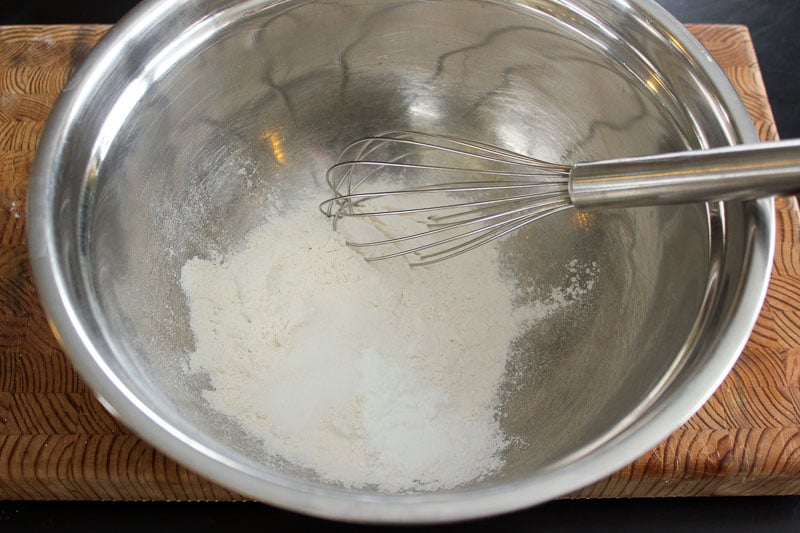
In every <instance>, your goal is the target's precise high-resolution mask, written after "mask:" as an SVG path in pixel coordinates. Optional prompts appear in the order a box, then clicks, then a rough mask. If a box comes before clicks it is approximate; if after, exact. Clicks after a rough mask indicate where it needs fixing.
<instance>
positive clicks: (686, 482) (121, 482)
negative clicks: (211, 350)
mask: <svg viewBox="0 0 800 533" xmlns="http://www.w3.org/2000/svg"><path fill="white" fill-rule="evenodd" d="M106 30H107V27H106V26H17V27H4V28H0V498H2V499H36V500H230V499H240V498H241V497H240V496H238V495H237V494H235V493H233V492H230V491H228V490H226V489H223V488H220V487H218V486H216V485H214V484H213V483H211V482H209V481H206V480H205V479H203V478H201V477H200V476H198V475H196V474H194V473H193V472H190V471H189V470H187V469H185V468H183V467H181V466H179V465H178V464H176V463H175V462H174V461H172V460H170V459H168V458H166V457H165V456H164V455H162V454H161V453H159V452H157V451H155V450H154V449H153V448H152V447H151V446H149V445H148V444H146V443H144V442H142V441H141V440H139V439H138V438H137V437H136V436H135V435H133V434H132V433H131V432H130V431H129V430H127V429H126V428H125V427H124V426H122V425H121V424H120V423H119V422H117V421H116V420H115V419H114V418H113V417H112V416H111V415H110V414H108V413H107V412H106V411H105V410H104V409H103V407H101V406H100V404H99V403H98V402H97V401H96V400H95V398H94V396H93V395H92V393H91V391H89V389H88V388H87V387H86V386H85V385H84V383H83V382H82V381H81V379H80V378H79V377H78V376H77V375H76V373H75V372H74V370H73V369H72V367H71V366H70V364H69V362H68V361H67V360H66V358H65V356H64V355H63V353H62V352H61V350H60V349H59V346H58V343H57V341H56V340H55V338H54V337H53V335H52V334H51V333H50V330H49V328H48V324H47V320H46V319H45V316H44V314H43V312H42V310H41V307H40V306H39V302H38V299H37V295H36V291H35V289H34V287H33V285H32V280H31V273H30V268H29V265H28V257H27V252H26V246H25V245H26V242H25V232H24V226H25V196H26V192H27V184H28V176H29V173H30V167H31V161H32V159H33V154H34V151H35V149H36V145H37V142H38V139H39V135H40V133H41V131H42V128H43V125H44V121H45V119H46V118H47V115H48V113H49V111H50V108H51V107H52V105H53V102H54V101H55V98H56V96H57V95H58V93H59V91H60V90H61V88H62V87H63V86H64V84H65V83H66V81H67V79H68V78H69V76H70V74H71V73H72V72H73V71H74V70H75V68H76V67H77V66H78V65H79V64H80V63H81V61H82V60H83V58H84V57H85V56H86V54H87V53H88V52H89V50H90V49H91V48H92V46H93V45H94V43H95V42H96V41H97V39H99V38H100V37H101V36H102V34H103V33H105V31H106ZM691 30H692V31H693V32H694V33H695V35H697V36H698V37H699V38H700V40H701V41H702V42H703V43H704V44H705V45H706V47H707V48H708V49H709V50H710V51H711V53H712V54H713V55H714V57H716V59H717V60H718V61H719V63H720V64H721V65H722V66H723V68H724V69H725V72H726V73H727V74H728V76H729V77H730V78H731V80H732V81H733V83H734V84H735V86H736V88H737V89H738V91H739V92H740V94H741V95H742V97H743V99H744V102H745V104H746V105H747V108H748V110H749V111H750V113H751V115H752V116H753V120H754V122H755V124H756V126H757V127H758V131H759V133H760V135H761V138H762V139H764V140H774V139H776V138H777V132H776V130H775V125H774V122H773V119H772V114H771V111H770V108H769V103H768V101H767V97H766V94H765V91H764V86H763V83H762V80H761V75H760V72H759V70H758V64H757V62H756V57H755V53H754V51H753V47H752V43H751V40H750V36H749V33H748V31H747V29H746V28H745V27H742V26H699V25H698V26H692V27H691ZM777 214H778V231H777V253H776V258H775V266H774V269H773V273H772V281H771V284H770V289H769V294H768V296H767V301H766V303H765V305H764V308H763V311H762V312H761V317H760V319H759V321H758V323H757V325H756V328H755V331H754V332H753V334H752V336H751V339H750V342H749V343H748V344H747V347H746V349H745V351H744V353H743V355H742V357H741V358H740V360H739V362H738V363H737V365H736V366H735V368H734V369H733V371H732V372H731V374H730V376H729V377H728V378H727V379H726V380H725V382H724V383H723V384H722V386H721V387H720V389H719V390H718V391H717V392H716V394H715V395H714V396H713V397H712V398H711V400H710V401H709V402H708V403H707V404H706V405H705V406H704V407H703V408H702V409H701V410H700V412H698V413H697V414H696V415H695V416H694V417H693V418H692V419H691V420H690V421H689V422H687V423H686V424H684V425H683V426H682V427H681V428H680V429H679V430H678V431H676V432H675V434H673V435H672V436H671V437H670V438H669V439H667V440H666V441H665V442H663V443H662V444H661V445H659V446H658V447H656V448H655V449H654V450H653V451H651V452H650V453H648V454H646V455H645V456H644V457H642V458H640V459H639V460H637V461H636V462H634V463H633V464H631V465H630V466H628V467H626V468H624V469H623V470H621V471H620V472H618V473H616V474H614V475H612V476H610V477H608V478H607V479H605V480H602V481H600V482H599V483H595V484H594V485H592V486H590V487H587V488H585V489H583V490H581V491H579V492H577V493H576V494H574V495H573V496H575V497H618V496H684V495H753V494H800V409H799V408H798V406H800V247H798V245H797V241H798V237H800V215H799V214H798V207H797V202H796V200H795V199H793V198H792V199H783V200H779V201H778V202H777Z"/></svg>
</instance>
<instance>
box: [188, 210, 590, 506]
mask: <svg viewBox="0 0 800 533" xmlns="http://www.w3.org/2000/svg"><path fill="white" fill-rule="evenodd" d="M318 203H319V198H315V197H313V196H310V195H309V196H306V197H305V198H303V199H301V200H299V201H298V203H297V205H294V206H293V208H292V209H291V210H287V211H286V212H285V213H281V214H275V215H273V216H271V217H269V219H268V220H267V222H266V224H264V225H263V227H261V228H260V229H259V230H257V231H255V232H253V233H252V234H251V235H250V236H249V237H248V238H247V240H246V242H245V243H244V245H243V247H242V248H241V249H239V250H237V251H236V252H235V253H231V254H228V255H226V256H224V257H222V256H215V257H212V258H211V259H198V258H195V259H192V260H190V261H188V262H187V263H186V264H185V265H184V267H183V270H182V276H181V284H182V287H183V289H184V291H185V293H186V295H187V297H188V301H189V307H190V318H191V327H192V331H193V334H194V339H195V351H194V353H193V354H192V355H191V359H190V361H191V363H190V365H191V370H192V371H195V372H202V373H206V374H207V375H208V376H209V379H210V382H211V385H212V387H213V388H212V389H211V390H207V391H205V392H204V397H205V398H206V400H207V401H208V402H209V404H210V405H211V407H212V408H214V409H216V410H218V411H219V412H221V413H224V414H227V415H229V416H231V417H234V418H235V419H236V420H237V421H238V422H239V424H241V426H242V427H243V428H244V429H245V430H246V431H247V432H248V433H250V434H252V435H254V436H256V437H258V438H259V439H260V440H261V441H263V444H264V446H265V448H266V449H267V450H268V451H269V452H270V453H272V454H275V455H277V456H280V457H282V458H284V459H286V460H288V461H290V462H292V463H294V464H296V465H298V466H300V467H304V468H309V469H312V470H313V471H315V472H316V473H317V474H318V475H319V476H320V477H321V478H322V479H324V480H327V481H330V482H335V483H339V484H341V485H344V486H347V487H375V488H377V489H379V490H383V491H391V492H403V491H419V490H436V489H445V488H452V487H456V486H460V485H463V484H465V483H468V482H470V481H473V480H476V479H480V478H482V477H484V476H486V475H488V474H490V473H492V472H494V471H496V470H497V469H498V468H500V467H501V466H502V464H503V461H502V454H503V451H504V450H505V449H506V447H507V446H509V442H508V440H507V439H506V437H505V436H504V434H503V432H502V430H501V428H500V424H499V417H498V408H499V404H498V402H499V399H498V393H499V389H500V386H501V384H502V382H503V378H504V373H505V370H506V357H507V354H508V353H509V351H510V347H511V345H512V343H513V341H514V339H515V338H516V337H517V336H518V335H519V334H520V333H521V332H522V331H523V330H524V329H525V328H526V327H527V326H528V325H529V322H530V320H531V317H532V316H533V313H532V310H531V309H530V308H519V307H517V308H515V306H514V304H513V302H514V301H515V299H514V296H515V291H516V288H515V285H514V283H513V282H512V281H510V280H508V279H505V278H503V276H502V275H501V273H500V272H501V269H500V268H499V265H498V255H497V252H496V250H495V249H494V247H492V246H484V247H481V248H479V249H477V250H475V251H473V252H471V253H468V254H464V255H462V256H459V257H457V258H455V259H452V260H450V261H448V263H447V265H446V267H444V268H443V267H442V266H441V265H438V266H431V267H416V268H414V269H413V271H412V269H411V268H410V267H409V266H408V265H407V264H406V262H405V261H403V260H397V261H382V262H375V263H368V262H366V261H364V260H363V257H362V256H361V255H359V253H358V252H357V251H355V250H354V249H352V248H350V247H348V246H346V245H345V242H344V241H345V237H344V236H343V234H342V233H341V232H334V231H332V230H331V227H330V222H329V221H327V220H326V219H325V218H324V217H322V216H319V217H314V216H309V213H314V212H315V210H316V209H317V204H318ZM406 230H407V228H406ZM345 231H346V232H349V233H351V234H353V233H355V234H359V235H364V234H367V235H368V234H369V233H370V232H374V231H376V230H375V229H374V227H372V226H370V224H368V223H358V222H357V221H356V222H352V223H350V225H349V227H347V228H345ZM404 231H405V230H404ZM576 268H577V267H576ZM576 272H577V271H576ZM581 290H583V289H581ZM567 296H569V295H567Z"/></svg>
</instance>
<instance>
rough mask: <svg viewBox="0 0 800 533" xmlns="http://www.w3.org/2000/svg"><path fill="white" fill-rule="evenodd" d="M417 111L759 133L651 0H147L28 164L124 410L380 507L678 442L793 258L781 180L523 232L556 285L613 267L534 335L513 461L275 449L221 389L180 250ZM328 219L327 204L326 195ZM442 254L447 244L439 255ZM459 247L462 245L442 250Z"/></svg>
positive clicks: (576, 152) (570, 155)
mask: <svg viewBox="0 0 800 533" xmlns="http://www.w3.org/2000/svg"><path fill="white" fill-rule="evenodd" d="M391 128H402V129H413V130H422V131H433V132H439V133H446V134H453V135H458V136H462V137H468V138H473V139H476V140H481V141H484V142H489V143H494V144H498V145H500V146H504V147H506V148H510V149H512V150H515V151H518V152H523V153H527V154H531V155H534V156H537V157H540V158H543V159H546V160H551V161H563V162H574V161H577V160H581V159H593V158H598V159H599V158H608V157H617V156H625V155H634V154H645V153H653V152H663V151H668V150H675V149H681V148H685V147H692V148H700V147H710V146H717V145H726V144H733V143H739V142H751V141H756V140H757V139H756V135H755V133H754V129H753V127H752V125H751V123H750V121H749V118H748V116H747V114H746V112H745V110H744V108H743V106H742V104H741V102H740V101H739V99H738V98H737V96H736V94H735V93H734V91H733V90H732V88H731V86H730V85H729V83H728V81H727V79H726V78H725V77H724V75H723V73H722V72H721V71H720V69H719V68H718V67H717V66H716V65H715V64H714V63H713V61H712V60H711V58H710V57H709V56H708V54H707V53H706V52H705V51H704V50H703V49H702V48H701V47H700V45H699V44H698V43H697V42H696V41H695V40H694V38H692V36H691V35H690V34H689V33H688V32H687V31H686V30H685V29H684V28H683V27H682V26H680V25H679V24H678V23H677V22H676V21H675V20H673V19H672V18H671V17H670V16H669V15H668V14H667V13H665V12H664V11H663V10H662V9H660V8H659V7H658V6H656V5H655V4H654V3H652V2H649V1H644V0H641V1H635V2H634V1H631V0H604V1H596V0H516V1H513V0H489V1H487V0H480V1H478V0H474V1H472V0H436V1H417V0H382V1H377V0H375V1H371V0H340V1H336V2H327V1H308V0H285V1H280V2H279V1H269V0H247V1H241V2H234V1H231V0H206V1H200V2H199V1H196V0H154V1H150V2H145V3H144V4H142V5H141V6H140V7H139V8H137V9H136V10H135V11H134V12H133V13H132V14H131V15H129V16H128V17H127V18H125V19H124V21H123V22H122V23H120V24H119V25H118V26H117V27H115V28H114V29H113V30H112V31H111V32H110V33H109V34H108V36H107V37H106V38H105V39H104V40H103V41H102V42H101V43H100V44H99V45H98V46H97V48H96V50H95V51H94V52H93V53H92V55H91V57H90V58H89V59H88V61H87V62H86V64H85V65H84V66H83V68H82V69H81V70H80V71H79V72H78V73H77V74H76V75H75V76H74V78H73V79H72V80H71V81H70V82H69V84H68V85H67V87H66V89H65V91H64V94H63V96H62V98H61V99H60V101H59V102H58V104H57V106H56V108H55V109H54V111H53V113H52V116H51V118H50V120H49V123H48V125H47V128H46V131H45V133H44V136H43V139H42V142H41V146H40V149H39V153H38V156H37V159H36V163H35V168H34V170H33V176H32V180H31V189H30V198H29V210H28V213H29V216H28V224H29V226H28V227H29V245H30V256H31V259H32V262H33V268H34V272H35V277H36V282H37V285H38V288H39V291H40V294H41V297H42V300H43V303H44V306H45V308H46V310H47V313H48V315H49V317H50V319H51V320H52V324H53V327H54V330H55V331H56V332H57V335H58V336H59V338H60V339H61V341H62V343H63V346H64V348H65V350H66V351H67V352H68V353H69V355H70V356H71V358H72V361H73V363H74V364H75V366H76V367H77V369H78V370H79V371H80V372H81V374H82V375H83V376H84V377H85V379H86V380H87V381H88V383H89V384H90V385H91V386H92V387H93V389H94V390H95V391H96V393H97V394H98V395H99V396H100V397H101V398H102V400H103V402H104V404H105V405H106V406H108V408H109V409H110V410H112V411H113V412H114V413H115V414H117V416H119V418H120V419H121V420H122V421H123V422H124V423H125V424H126V425H128V426H129V427H130V428H132V429H133V430H134V431H136V432H137V433H138V434H139V435H141V436H142V437H143V438H144V439H146V440H148V441H149V442H151V443H152V444H154V445H155V446H156V447H158V448H159V449H161V450H162V451H164V452H165V453H167V454H168V455H170V456H172V457H174V458H175V459H176V460H178V461H180V462H181V463H183V464H185V465H187V466H188V467H190V468H192V469H194V470H196V471H198V472H200V473H201V474H203V475H205V476H207V477H208V478H210V479H212V480H215V481H217V482H219V483H220V484H222V485H225V486H228V487H230V488H232V489H235V490H236V491H239V492H241V493H243V494H245V495H249V496H252V497H254V498H257V499H260V500H263V501H266V502H270V503H272V504H275V505H278V506H282V507H286V508H290V509H294V510H297V511H302V512H307V513H311V514H315V515H321V516H327V517H335V518H340V519H347V520H360V521H397V522H424V521H441V520H450V519H464V518H468V517H477V516H485V515H490V514H494V513H499V512H503V511H509V510H513V509H519V508H522V507H526V506H530V505H532V504H535V503H538V502H542V501H544V500H547V499H551V498H554V497H557V496H560V495H563V494H566V493H568V492H570V491H572V490H575V489H578V488H579V487H581V486H583V485H586V484H588V483H590V482H592V481H594V480H597V479H598V478H600V477H602V476H604V475H607V474H609V473H611V472H612V471H614V470H615V469H618V468H620V467H622V466H624V465H625V464H626V463H628V462H630V461H632V460H634V459H635V458H636V457H637V456H639V455H640V454H643V453H645V452H646V451H647V450H648V449H649V448H651V447H652V446H654V445H656V444H657V443H658V442H659V441H660V440H661V439H663V438H665V437H667V436H668V435H669V433H670V432H671V431H672V430H674V429H675V428H676V427H677V426H678V425H679V424H681V423H682V422H683V421H684V420H686V419H687V418H688V417H689V416H690V415H691V414H692V413H693V412H694V411H695V410H696V409H697V408H699V407H700V405H701V404H702V403H703V402H704V401H705V400H706V399H707V398H708V396H709V395H710V394H711V393H712V392H713V391H714V389H715V388H716V387H717V386H718V385H719V383H720V381H721V380H722V379H723V377H724V376H725V374H726V373H727V372H728V370H729V369H730V368H731V366H732V365H733V364H734V362H735V361H736V358H737V356H738V354H739V353H740V351H741V349H742V347H743V344H744V342H745V340H746V339H747V337H748V334H749V332H750V330H751V328H752V325H753V323H754V321H755V318H756V316H757V314H758V311H759V308H760V305H761V302H762V300H763V297H764V293H765V288H766V283H767V279H768V275H769V271H770V265H771V259H772V242H773V233H774V218H773V216H774V215H773V211H772V203H771V201H769V200H763V201H759V202H748V203H727V204H724V205H723V204H713V205H689V206H680V207H670V208H657V209H656V208H642V209H631V210H620V211H608V212H604V213H598V214H592V216H591V217H571V216H569V215H564V216H557V217H553V218H551V219H549V220H546V221H544V222H542V223H541V224H536V225H533V226H531V227H529V228H528V229H527V230H525V231H523V232H520V233H519V234H517V235H515V236H514V237H513V238H511V239H509V240H508V241H506V242H505V243H503V244H502V253H503V257H504V259H505V261H506V264H507V265H508V269H509V270H510V271H512V272H513V273H514V274H516V275H517V276H518V278H519V279H520V281H521V283H523V284H526V285H528V286H530V287H532V288H533V289H532V291H531V292H532V293H533V295H534V296H535V297H542V296H543V295H547V294H548V291H550V290H551V289H552V288H553V287H558V286H560V285H562V284H563V283H564V282H565V279H566V277H567V276H569V275H570V274H569V272H568V271H566V270H565V268H564V265H565V264H567V263H568V262H569V261H571V260H572V259H577V260H579V261H580V262H584V263H586V264H589V263H593V264H595V265H596V267H597V270H598V272H599V278H598V280H597V283H596V284H595V286H594V288H593V290H592V292H591V294H590V295H588V296H587V298H586V300H585V301H584V302H583V303H582V305H579V306H572V307H569V308H568V309H565V310H563V311H561V312H557V313H554V314H552V315H551V316H549V317H548V318H547V319H546V320H544V321H542V322H541V323H540V324H539V325H537V326H536V327H534V328H531V330H530V331H528V332H527V333H526V335H525V336H524V338H522V339H521V340H520V342H519V343H518V346H516V352H517V354H518V355H517V356H516V358H515V361H514V363H513V364H514V365H516V366H515V369H516V370H522V371H523V372H524V378H523V379H522V380H519V381H518V382H517V383H516V385H515V387H509V388H508V390H506V391H505V392H504V394H503V398H504V405H503V410H504V418H503V427H504V429H505V431H506V433H507V434H508V435H510V436H520V437H522V438H523V439H524V441H525V442H526V443H527V445H526V446H516V447H513V448H512V449H511V450H510V451H509V452H508V453H507V456H506V457H505V465H506V466H505V467H504V468H503V469H502V470H500V471H499V472H498V473H496V474H495V475H492V476H490V477H487V478H485V479H481V480H479V481H476V482H475V483H473V484H470V485H468V486H464V487H459V488H457V489H453V490H447V491H440V492H435V493H417V494H385V493H379V492H377V491H373V490H369V489H359V490H355V489H352V490H348V489H345V488H342V487H338V486H336V485H334V484H331V483H324V482H322V481H320V480H319V479H317V478H315V477H314V476H313V475H312V474H310V473H308V472H306V471H301V470H299V469H296V468H294V467H292V465H289V464H285V463H283V462H281V461H278V460H274V459H271V458H270V457H269V456H268V455H267V454H266V453H265V452H264V451H263V450H262V447H261V446H260V445H259V443H258V442H257V441H255V440H254V439H253V438H251V437H249V436H248V435H247V434H245V433H244V432H243V431H242V430H241V429H240V428H239V427H238V426H237V424H236V423H234V422H233V421H231V420H229V419H227V418H226V417H224V416H221V415H219V414H217V413H214V412H212V411H211V410H210V409H209V408H208V407H207V405H206V404H205V403H204V402H203V400H202V398H201V390H202V389H203V388H204V387H207V386H208V383H207V381H206V380H204V379H203V376H202V375H195V374H190V373H187V372H185V366H186V359H187V354H188V353H189V352H190V351H191V350H192V342H193V339H192V335H191V331H190V329H189V324H188V312H187V303H186V300H185V297H184V295H183V293H182V292H181V289H180V287H179V283H178V277H179V273H180V268H181V266H182V265H183V263H184V262H185V261H186V260H187V259H188V258H191V257H194V256H196V255H200V256H203V255H204V254H207V253H208V250H209V248H210V247H212V246H213V247H215V248H217V249H219V250H222V251H225V250H228V249H230V248H231V247H233V246H236V244H237V243H238V242H240V241H241V238H242V236H243V235H244V234H245V233H246V232H247V231H248V230H250V229H252V228H253V227H254V226H256V225H258V224H259V223H260V222H261V220H262V219H263V215H262V213H263V211H264V206H265V203H266V202H268V201H270V199H271V198H272V199H274V198H275V197H278V198H282V199H284V200H285V201H286V202H288V203H289V204H291V198H292V193H293V191H295V190H296V188H297V187H298V186H299V185H302V186H307V185H310V184H316V185H317V186H318V187H319V188H320V194H321V197H323V198H324V197H325V194H326V191H324V185H323V181H322V180H323V174H324V170H325V169H326V167H327V166H328V165H329V164H330V163H331V161H332V160H333V159H334V158H335V156H336V154H337V153H338V152H339V150H340V149H341V148H342V147H343V146H344V145H346V144H347V143H348V142H350V141H352V140H354V139H356V138H358V137H361V136H364V135H368V134H373V133H376V132H378V131H382V130H386V129H391ZM308 216H309V217H312V216H318V214H317V213H309V214H308ZM445 265H446V264H445ZM445 268H446V266H445Z"/></svg>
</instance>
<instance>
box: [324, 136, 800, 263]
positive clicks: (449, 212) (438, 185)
mask: <svg viewBox="0 0 800 533" xmlns="http://www.w3.org/2000/svg"><path fill="white" fill-rule="evenodd" d="M326 179H327V182H328V185H329V186H330V188H331V191H333V196H332V197H331V198H329V199H327V200H325V201H324V202H322V203H321V204H320V209H321V210H322V212H323V213H324V214H325V215H327V216H329V217H331V218H332V219H333V226H334V229H336V228H337V224H338V223H339V222H340V221H341V220H342V219H345V218H350V217H354V218H363V219H367V220H368V221H370V222H371V223H372V225H373V226H374V227H375V228H376V229H377V230H378V231H379V235H381V237H379V238H374V239H373V238H365V239H360V238H358V239H356V238H351V239H348V240H347V244H348V245H349V246H353V247H356V248H359V249H361V250H362V251H364V253H365V258H366V259H367V260H368V261H376V260H383V259H389V258H393V257H399V256H406V257H407V258H408V259H409V262H410V263H411V264H412V265H427V264H432V263H436V262H440V261H444V260H446V259H449V258H452V257H454V256H457V255H460V254H463V253H466V252H468V251H470V250H473V249H475V248H477V247H479V246H482V245H484V244H487V243H489V242H491V241H494V240H496V239H499V238H501V237H504V236H506V235H508V234H509V233H511V232H514V231H516V230H518V229H520V228H522V227H524V226H526V225H528V224H531V223H533V222H536V221H538V220H541V219H542V218H544V217H547V216H550V215H553V214H555V213H559V212H562V211H566V210H569V209H574V208H579V209H589V208H599V207H609V208H610V207H635V206H643V205H661V204H674V203H685V202H696V201H710V200H742V199H754V198H760V197H766V196H771V195H774V194H779V193H788V192H796V191H798V190H800V141H781V142H775V143H764V144H756V145H739V146H731V147H725V148H715V149H709V150H696V151H688V152H679V153H671V154H662V155H652V156H644V157H634V158H624V159H614V160H606V161H593V162H586V163H578V164H574V165H566V164H559V163H551V162H547V161H543V160H540V159H535V158H532V157H528V156H525V155H521V154H517V153H514V152H511V151H508V150H504V149H502V148H498V147H495V146H491V145H488V144H484V143H481V142H477V141H470V140H465V139H459V138H456V137H450V136H444V135H434V134H428V133H420V132H412V131H392V132H387V133H383V134H381V135H377V136H374V137H367V138H363V139H360V140H357V141H355V142H353V143H352V144H350V145H349V146H347V147H346V148H345V149H344V151H343V152H342V153H341V155H340V156H339V158H338V159H337V161H336V163H335V164H334V165H333V166H332V167H330V169H329V170H328V172H327V174H326ZM408 220H411V221H413V223H409V222H408Z"/></svg>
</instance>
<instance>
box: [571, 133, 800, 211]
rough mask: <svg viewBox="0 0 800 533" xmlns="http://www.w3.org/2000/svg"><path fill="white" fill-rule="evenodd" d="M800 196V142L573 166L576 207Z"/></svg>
mask: <svg viewBox="0 0 800 533" xmlns="http://www.w3.org/2000/svg"><path fill="white" fill-rule="evenodd" d="M798 192H800V139H798V140H791V141H778V142H768V143H759V144H743V145H736V146H729V147H724V148H712V149H708V150H695V151H688V152H677V153H671V154H659V155H654V156H645V157H632V158H624V159H612V160H607V161H597V162H590V163H579V164H577V165H575V166H574V167H573V169H572V171H571V174H570V181H569V193H570V199H571V200H572V203H573V204H574V205H575V206H576V207H578V208H584V209H588V208H593V207H635V206H643V205H663V204H679V203H690V202H697V201H711V200H749V199H755V198H763V197H768V196H775V195H780V194H792V193H798Z"/></svg>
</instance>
